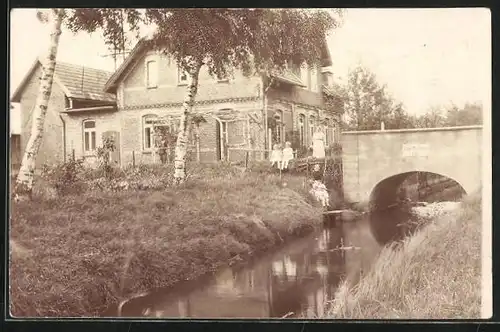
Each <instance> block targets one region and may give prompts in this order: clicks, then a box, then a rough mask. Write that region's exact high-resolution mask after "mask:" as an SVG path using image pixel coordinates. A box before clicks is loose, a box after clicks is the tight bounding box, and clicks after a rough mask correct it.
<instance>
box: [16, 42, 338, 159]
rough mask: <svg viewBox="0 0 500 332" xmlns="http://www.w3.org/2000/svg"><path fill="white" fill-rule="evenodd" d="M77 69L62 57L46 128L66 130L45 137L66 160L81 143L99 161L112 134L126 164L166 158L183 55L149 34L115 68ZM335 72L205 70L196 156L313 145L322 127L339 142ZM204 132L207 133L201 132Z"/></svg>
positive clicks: (181, 88) (182, 81)
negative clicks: (164, 145)
mask: <svg viewBox="0 0 500 332" xmlns="http://www.w3.org/2000/svg"><path fill="white" fill-rule="evenodd" d="M323 58H324V60H323V65H324V66H330V65H331V60H330V54H329V52H328V50H327V48H326V45H325V51H324V55H323ZM38 68H39V66H38ZM61 68H64V69H63V70H62V69H61ZM72 68H73V69H72V70H70V67H69V66H67V65H63V64H60V63H58V66H57V67H56V75H55V77H57V80H55V83H56V84H54V85H55V89H54V91H53V96H52V97H51V102H52V99H54V102H53V104H51V106H52V111H51V112H52V113H51V116H50V117H49V116H47V120H48V121H47V124H46V128H51V127H54V126H55V127H57V128H58V129H59V128H61V131H60V132H57V133H56V132H55V131H52V133H51V134H50V135H49V138H48V139H47V138H46V139H44V142H46V141H48V140H50V141H51V143H47V144H51V145H53V146H52V147H51V148H52V149H53V150H54V151H59V154H56V153H54V155H53V159H59V160H62V156H64V155H67V154H68V153H70V152H71V151H73V150H74V151H75V155H76V157H85V159H86V160H88V161H92V160H95V148H96V147H97V146H100V145H101V144H102V137H103V136H106V135H109V136H112V137H113V139H114V141H115V144H116V146H117V151H115V153H114V155H113V157H112V159H113V160H114V161H115V162H116V163H117V164H120V165H122V166H125V165H129V164H130V163H132V162H135V163H138V164H139V163H152V162H158V161H159V158H158V155H157V149H156V148H155V146H156V143H157V141H156V140H155V138H157V137H155V133H157V132H158V130H157V129H163V130H166V131H171V132H173V133H175V131H176V128H177V126H178V120H179V117H180V114H181V113H182V102H183V98H184V96H185V93H186V86H187V76H186V75H185V73H183V72H181V71H180V70H179V68H178V66H177V64H176V63H175V61H173V60H172V59H170V58H169V57H167V56H166V55H164V54H161V53H159V52H156V51H153V50H151V48H150V47H149V46H148V41H146V40H141V41H139V42H138V43H137V45H136V46H135V47H134V49H133V50H132V51H131V53H130V55H129V56H128V57H127V58H126V59H125V60H124V62H123V63H122V64H121V66H120V67H119V68H118V69H117V70H116V72H115V73H113V74H112V75H109V73H106V72H102V71H96V70H91V69H88V68H85V69H84V70H85V75H83V74H81V71H82V67H77V66H73V67H72ZM76 68H79V69H76ZM32 72H33V73H31V74H30V75H28V76H30V77H36V75H34V72H36V70H33V69H32ZM67 72H72V73H73V74H74V76H75V77H73V78H71V79H70V82H71V84H70V82H67V81H66V78H69V76H70V75H67ZM63 73H64V74H63ZM78 73H80V75H79V76H78V75H76V74H78ZM76 76H78V77H76ZM329 79H331V72H329V71H328V70H322V69H320V68H316V69H313V70H309V69H307V68H305V67H303V68H300V67H299V66H290V69H289V70H286V71H285V72H284V73H273V74H271V75H269V78H264V77H261V76H252V77H245V76H244V75H243V74H242V73H240V72H235V73H234V75H233V76H232V77H229V78H227V79H223V80H217V79H215V78H213V77H211V76H210V75H209V74H208V70H207V69H206V68H204V67H202V70H201V71H200V75H199V87H198V94H197V96H196V104H195V110H194V111H195V113H196V114H198V115H201V116H202V117H203V119H204V122H202V123H200V124H199V130H192V131H191V132H192V133H193V135H192V137H191V138H190V158H195V157H194V155H193V154H195V153H196V154H197V156H196V157H199V159H200V161H202V162H217V161H219V160H228V161H231V162H233V161H242V160H243V159H244V158H245V154H246V151H248V150H251V151H252V152H251V157H252V158H256V159H260V158H263V157H264V156H265V154H264V150H266V149H269V146H270V145H271V143H272V142H280V143H284V142H285V141H286V140H289V141H293V144H294V148H296V149H298V148H300V147H301V146H303V147H308V146H309V145H310V144H311V135H312V133H313V132H314V128H317V126H319V125H325V124H328V125H327V126H325V127H324V130H325V134H326V137H327V140H328V142H327V143H328V144H329V145H331V144H332V143H333V142H334V141H335V140H336V139H335V137H336V136H337V134H338V123H339V120H340V117H339V116H340V113H341V112H340V111H341V110H340V109H338V110H337V109H335V110H332V109H330V110H326V105H325V100H326V98H336V97H335V95H334V94H333V93H332V92H331V91H330V90H329V89H328V80H329ZM28 81H29V80H28ZM31 81H33V78H32V79H31ZM79 84H80V85H79ZM267 84H270V88H269V89H268V90H267V93H264V91H265V90H264V89H265V87H266V86H267ZM24 85H25V86H26V87H24V88H22V86H23V85H21V87H20V88H19V89H18V93H17V95H15V96H16V97H17V99H20V100H21V104H23V101H24V104H26V105H25V107H23V113H25V114H26V113H27V112H28V113H29V109H30V105H32V103H31V104H30V103H28V102H27V100H31V99H33V98H32V95H33V93H35V95H36V91H37V90H33V91H34V92H28V90H29V91H32V90H30V89H29V88H31V85H30V84H28V83H25V84H24ZM78 94H79V95H78ZM21 96H22V97H21ZM115 96H116V97H115ZM33 100H34V99H33ZM49 108H50V107H49ZM264 110H266V111H264ZM264 114H266V116H264ZM57 120H59V121H58V122H57ZM320 120H321V121H322V122H321V121H320ZM28 128H30V127H28ZM194 128H195V129H196V127H194ZM264 128H267V130H265V129H264ZM63 129H64V130H63ZM28 132H29V129H28ZM63 132H64V133H63ZM196 132H198V133H199V136H198V137H199V139H195V135H194V133H196ZM61 138H62V139H61ZM58 144H59V145H58ZM195 151H196V152H195ZM46 159H47V158H43V159H42V160H46Z"/></svg>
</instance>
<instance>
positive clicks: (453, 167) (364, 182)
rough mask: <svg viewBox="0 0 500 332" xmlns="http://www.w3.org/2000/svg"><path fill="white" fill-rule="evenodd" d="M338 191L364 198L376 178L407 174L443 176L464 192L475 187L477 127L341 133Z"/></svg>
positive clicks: (358, 199)
mask: <svg viewBox="0 0 500 332" xmlns="http://www.w3.org/2000/svg"><path fill="white" fill-rule="evenodd" d="M341 144H342V165H343V182H344V183H343V188H344V195H345V197H346V199H347V200H349V201H351V202H360V203H361V202H367V201H368V200H369V197H370V195H371V193H372V191H373V190H374V188H375V186H377V185H378V183H379V182H382V181H384V180H385V179H387V178H391V177H393V176H396V178H391V179H390V180H388V181H395V182H398V181H402V178H401V177H402V175H401V176H400V175H399V174H404V173H409V172H416V171H420V172H429V173H435V174H440V175H443V176H445V177H447V178H450V179H453V180H455V181H456V182H457V183H459V184H460V185H461V186H462V188H463V189H464V190H465V192H467V193H472V192H474V191H476V190H477V189H479V188H480V187H481V178H482V167H481V166H482V151H483V149H482V144H483V143H482V126H463V127H448V128H420V129H394V130H376V131H356V132H343V133H342V141H341Z"/></svg>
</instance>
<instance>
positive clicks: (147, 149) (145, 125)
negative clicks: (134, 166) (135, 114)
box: [141, 114, 158, 152]
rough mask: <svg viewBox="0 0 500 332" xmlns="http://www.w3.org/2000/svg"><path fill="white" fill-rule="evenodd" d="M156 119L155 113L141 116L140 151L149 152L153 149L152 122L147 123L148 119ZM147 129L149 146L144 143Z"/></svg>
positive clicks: (153, 125)
mask: <svg viewBox="0 0 500 332" xmlns="http://www.w3.org/2000/svg"><path fill="white" fill-rule="evenodd" d="M151 119H154V120H157V119H158V115H156V114H146V115H144V116H143V117H142V128H141V130H142V151H145V152H150V151H153V149H154V127H155V124H154V123H147V122H146V121H148V120H151ZM147 129H149V146H147V144H146V137H147V135H146V130H147Z"/></svg>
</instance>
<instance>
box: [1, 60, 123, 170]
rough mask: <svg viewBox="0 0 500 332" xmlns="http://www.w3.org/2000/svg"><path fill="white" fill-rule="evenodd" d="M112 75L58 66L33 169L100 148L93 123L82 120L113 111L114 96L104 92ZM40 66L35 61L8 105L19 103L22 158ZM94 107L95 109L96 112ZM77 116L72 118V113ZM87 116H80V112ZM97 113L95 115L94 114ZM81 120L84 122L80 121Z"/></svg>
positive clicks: (62, 64) (34, 100)
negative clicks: (75, 112)
mask: <svg viewBox="0 0 500 332" xmlns="http://www.w3.org/2000/svg"><path fill="white" fill-rule="evenodd" d="M111 74H112V73H110V72H106V71H102V70H97V69H93V68H87V67H83V66H77V65H72V64H67V63H62V62H57V64H56V69H55V72H54V84H53V86H52V94H51V96H50V100H49V105H48V108H47V115H46V118H45V126H44V129H45V130H44V137H43V141H42V145H41V146H40V150H39V153H38V157H37V161H36V166H37V168H39V167H40V166H41V165H43V164H54V163H58V162H61V161H64V160H65V159H66V157H67V156H68V155H70V154H72V153H73V150H74V153H75V156H82V155H83V154H84V152H85V151H88V152H90V151H91V150H93V149H95V147H96V145H97V144H99V142H98V141H99V137H100V136H98V133H96V131H95V130H94V131H92V128H91V127H92V122H90V121H83V122H82V114H85V115H84V117H88V118H92V119H93V118H94V117H95V116H96V115H97V116H98V115H99V114H100V113H99V112H102V111H103V110H106V111H116V102H115V96H114V95H113V94H108V93H105V92H104V91H103V88H104V85H105V84H106V82H107V80H108V79H109V77H110V76H111ZM41 75H42V66H41V62H40V60H39V59H37V60H36V61H35V62H34V63H33V65H32V66H31V68H30V69H29V70H28V73H27V74H26V76H25V77H24V79H23V80H22V81H21V83H20V85H19V87H18V88H17V89H16V91H15V92H14V94H13V96H12V98H11V101H12V102H14V103H20V111H21V117H20V118H21V139H20V148H21V156H22V155H23V154H24V150H25V148H26V144H27V142H28V139H29V137H30V135H31V122H32V112H33V109H34V106H35V102H36V98H37V94H38V89H39V86H40V78H41ZM96 107H97V109H96ZM75 108H76V109H79V110H80V112H79V113H78V114H77V115H76V116H73V114H72V110H73V109H75ZM84 109H85V110H86V112H83V110H84ZM96 110H97V112H96ZM83 120H84V119H83Z"/></svg>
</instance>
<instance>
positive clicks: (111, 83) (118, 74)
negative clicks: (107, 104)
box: [103, 38, 149, 93]
mask: <svg viewBox="0 0 500 332" xmlns="http://www.w3.org/2000/svg"><path fill="white" fill-rule="evenodd" d="M148 43H149V41H148V40H147V39H146V38H142V39H140V40H139V41H138V42H137V44H135V46H134V48H133V49H132V51H130V54H129V55H128V57H126V58H125V61H123V62H122V64H121V65H120V67H118V69H117V70H116V71H115V72H114V73H113V75H111V76H110V77H109V79H108V81H107V82H106V84H105V85H104V89H103V90H104V91H105V92H108V93H110V92H115V91H116V88H117V85H118V82H119V81H120V79H121V78H122V77H123V76H124V75H125V73H126V71H127V68H128V67H129V66H130V65H131V64H132V63H133V62H134V61H135V60H136V58H137V55H139V54H140V53H142V52H143V51H144V50H145V49H146V46H147V45H148Z"/></svg>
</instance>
